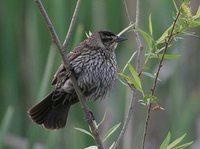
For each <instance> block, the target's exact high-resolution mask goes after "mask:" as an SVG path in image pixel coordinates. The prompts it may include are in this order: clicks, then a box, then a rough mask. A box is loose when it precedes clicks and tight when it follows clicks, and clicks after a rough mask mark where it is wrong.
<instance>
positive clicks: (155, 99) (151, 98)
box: [144, 95, 159, 103]
mask: <svg viewBox="0 0 200 149" xmlns="http://www.w3.org/2000/svg"><path fill="white" fill-rule="evenodd" d="M158 101H159V99H158V97H156V96H152V95H145V96H144V102H145V103H152V102H155V103H156V102H158Z"/></svg>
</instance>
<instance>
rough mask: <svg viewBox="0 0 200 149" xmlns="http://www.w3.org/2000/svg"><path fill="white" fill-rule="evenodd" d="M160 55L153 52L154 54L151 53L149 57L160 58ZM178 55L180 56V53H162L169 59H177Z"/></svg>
mask: <svg viewBox="0 0 200 149" xmlns="http://www.w3.org/2000/svg"><path fill="white" fill-rule="evenodd" d="M162 56H163V54H154V55H151V56H150V58H160V59H161V58H162ZM179 57H181V55H180V54H165V55H164V59H171V60H173V59H177V58H179Z"/></svg>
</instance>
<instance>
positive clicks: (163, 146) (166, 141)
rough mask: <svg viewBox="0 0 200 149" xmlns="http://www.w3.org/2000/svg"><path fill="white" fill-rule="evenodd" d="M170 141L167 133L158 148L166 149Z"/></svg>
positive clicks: (169, 134)
mask: <svg viewBox="0 0 200 149" xmlns="http://www.w3.org/2000/svg"><path fill="white" fill-rule="evenodd" d="M170 139H171V133H170V132H168V134H167V136H166V138H165V140H164V141H163V143H162V144H161V145H160V148H159V149H166V148H167V146H168V145H169V142H170Z"/></svg>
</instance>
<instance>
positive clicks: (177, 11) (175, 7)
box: [173, 0, 179, 12]
mask: <svg viewBox="0 0 200 149" xmlns="http://www.w3.org/2000/svg"><path fill="white" fill-rule="evenodd" d="M173 3H174V7H175V9H176V12H178V11H179V9H178V7H177V5H176V2H175V0H173Z"/></svg>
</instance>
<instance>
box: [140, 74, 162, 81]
mask: <svg viewBox="0 0 200 149" xmlns="http://www.w3.org/2000/svg"><path fill="white" fill-rule="evenodd" d="M142 74H143V75H145V76H147V77H149V78H152V79H155V78H156V76H155V75H153V74H151V73H149V72H142ZM158 81H161V80H160V79H159V78H158Z"/></svg>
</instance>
